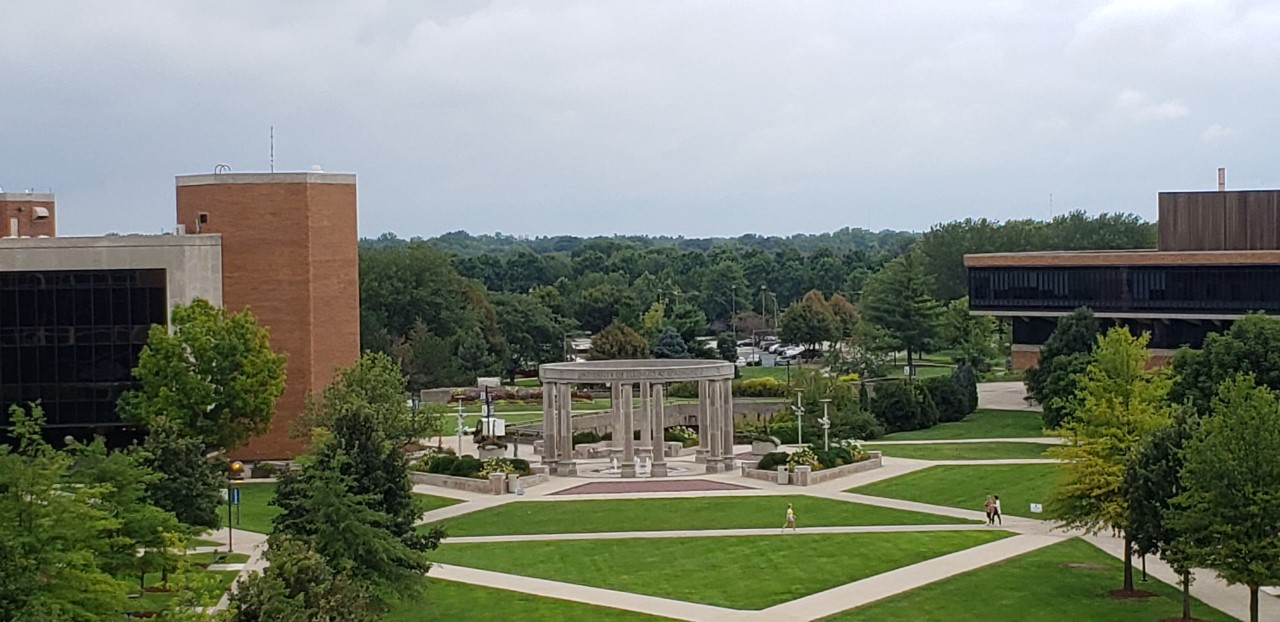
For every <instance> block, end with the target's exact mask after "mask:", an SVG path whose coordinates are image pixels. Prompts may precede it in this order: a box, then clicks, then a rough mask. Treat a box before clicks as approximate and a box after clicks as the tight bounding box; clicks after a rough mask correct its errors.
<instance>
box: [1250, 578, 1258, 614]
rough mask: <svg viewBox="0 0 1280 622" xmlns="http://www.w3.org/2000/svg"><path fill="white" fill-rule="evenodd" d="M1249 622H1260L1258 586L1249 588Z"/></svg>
mask: <svg viewBox="0 0 1280 622" xmlns="http://www.w3.org/2000/svg"><path fill="white" fill-rule="evenodd" d="M1249 622H1258V586H1256V585H1250V586H1249Z"/></svg>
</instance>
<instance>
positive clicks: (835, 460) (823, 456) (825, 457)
mask: <svg viewBox="0 0 1280 622" xmlns="http://www.w3.org/2000/svg"><path fill="white" fill-rule="evenodd" d="M810 451H812V452H813V455H814V456H816V457H817V459H818V464H821V465H822V468H824V469H834V468H836V467H838V466H844V465H846V464H853V454H852V453H850V452H849V450H848V449H845V448H844V447H841V446H839V445H836V446H834V447H832V448H831V449H818V448H816V447H811V448H810Z"/></svg>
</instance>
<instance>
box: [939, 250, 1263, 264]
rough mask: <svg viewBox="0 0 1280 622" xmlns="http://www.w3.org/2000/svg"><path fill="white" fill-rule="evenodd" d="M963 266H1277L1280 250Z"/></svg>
mask: <svg viewBox="0 0 1280 622" xmlns="http://www.w3.org/2000/svg"><path fill="white" fill-rule="evenodd" d="M964 265H965V267H966V268H1021V267H1026V268H1031V267H1049V266H1052V267H1094V266H1099V267H1100V266H1222V265H1280V250H1259V251H1239V250H1232V251H1157V250H1155V249H1139V250H1113V251H1044V252H1032V253H986V254H978V255H965V256H964Z"/></svg>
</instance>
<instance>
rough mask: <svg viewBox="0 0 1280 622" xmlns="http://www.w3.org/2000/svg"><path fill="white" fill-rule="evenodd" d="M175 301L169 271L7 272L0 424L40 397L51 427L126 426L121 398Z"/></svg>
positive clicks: (2, 295)
mask: <svg viewBox="0 0 1280 622" xmlns="http://www.w3.org/2000/svg"><path fill="white" fill-rule="evenodd" d="M167 300H168V298H167V292H166V291H165V273H164V270H92V271H51V272H6V273H0V424H3V425H5V426H7V425H8V414H7V411H8V407H9V405H11V404H16V403H26V402H35V401H39V402H40V403H41V405H42V406H43V407H44V412H45V418H46V426H47V427H48V428H51V429H63V430H67V431H68V432H72V431H75V430H84V429H93V430H95V431H102V430H104V426H105V428H111V427H118V426H121V425H122V424H121V422H120V419H119V417H117V416H116V400H117V399H118V398H119V397H120V394H121V393H123V392H124V391H126V390H129V389H132V388H134V387H135V386H136V383H135V382H134V381H133V377H132V375H131V374H132V370H133V367H134V366H135V365H136V364H137V362H138V355H139V354H140V353H141V351H142V346H143V344H145V343H146V339H147V331H148V330H149V329H150V327H151V325H152V323H161V324H163V323H164V322H165V319H166V307H167V303H166V301H167Z"/></svg>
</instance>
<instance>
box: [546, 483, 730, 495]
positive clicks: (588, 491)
mask: <svg viewBox="0 0 1280 622" xmlns="http://www.w3.org/2000/svg"><path fill="white" fill-rule="evenodd" d="M713 490H751V488H750V487H748V486H739V485H737V484H729V483H726V482H713V481H710V480H705V479H677V480H666V481H656V482H645V481H638V482H591V483H590V484H582V485H580V486H574V487H573V488H566V489H564V490H561V491H558V492H553V493H551V494H550V495H548V496H556V495H600V494H606V495H607V494H622V493H628V492H703V491H713Z"/></svg>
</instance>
